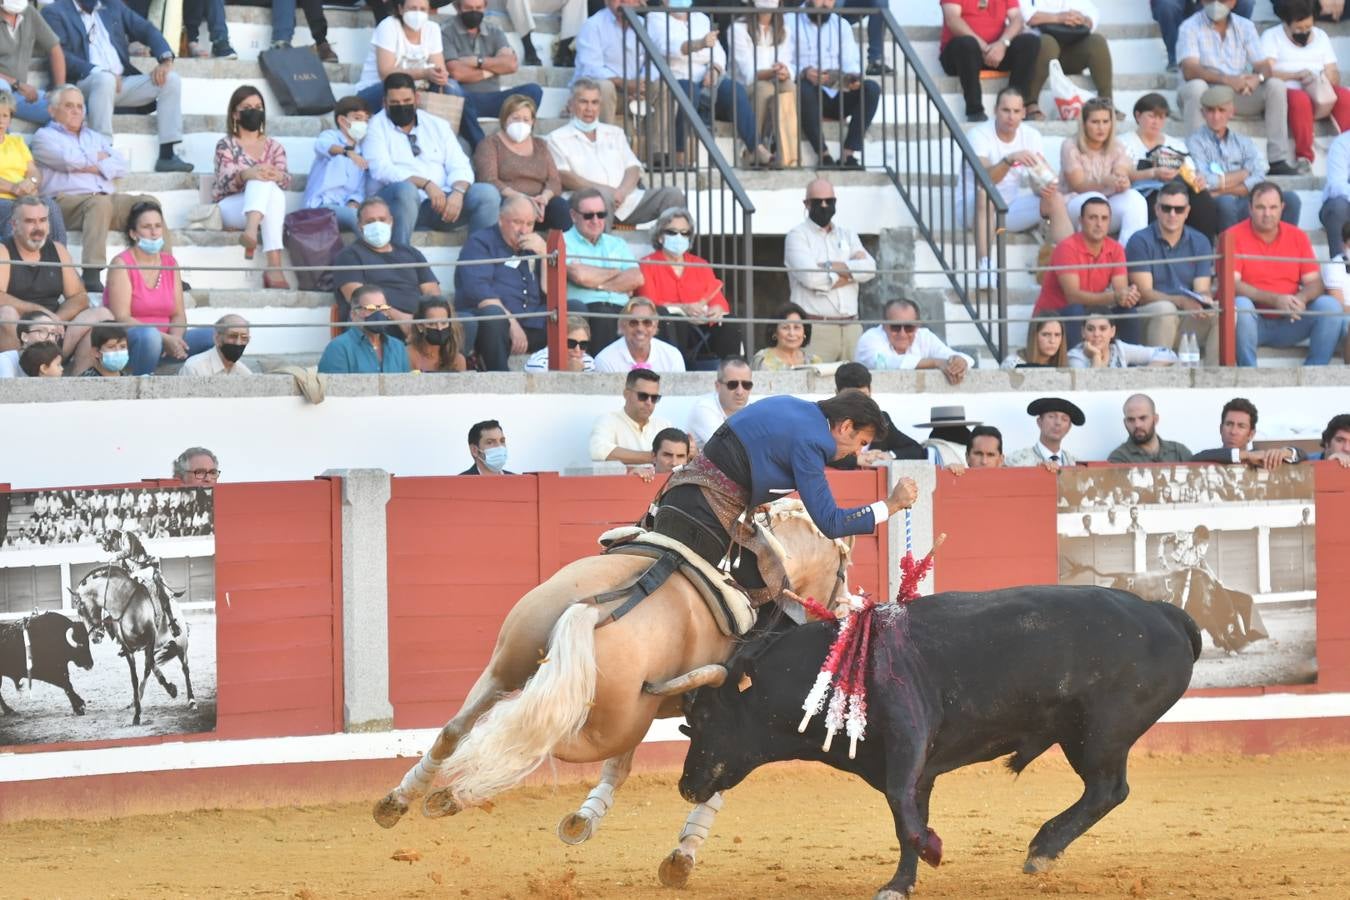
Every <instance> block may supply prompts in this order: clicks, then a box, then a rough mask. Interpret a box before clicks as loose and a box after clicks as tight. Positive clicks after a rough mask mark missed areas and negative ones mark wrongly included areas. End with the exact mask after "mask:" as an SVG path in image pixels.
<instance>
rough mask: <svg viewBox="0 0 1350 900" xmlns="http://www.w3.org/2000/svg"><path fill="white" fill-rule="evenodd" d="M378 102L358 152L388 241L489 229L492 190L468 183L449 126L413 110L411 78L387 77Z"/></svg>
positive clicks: (494, 199) (467, 168)
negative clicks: (422, 231) (388, 218)
mask: <svg viewBox="0 0 1350 900" xmlns="http://www.w3.org/2000/svg"><path fill="white" fill-rule="evenodd" d="M408 2H409V3H423V4H425V3H426V0H408ZM384 102H385V108H384V109H383V110H381V111H380V112H378V113H376V114H375V117H374V118H372V119H371V120H370V129H369V130H368V131H367V133H366V139H365V141H363V142H362V145H361V149H363V150H364V151H365V155H366V161H367V162H368V163H369V164H370V168H369V172H370V180H371V186H372V187H373V188H375V190H376V191H377V192H378V193H379V195H380V196H381V197H383V198H384V199H385V201H386V202H387V203H388V204H389V210H390V211H391V212H392V213H393V214H394V235H393V237H394V243H395V244H408V243H411V239H412V233H413V229H415V228H433V229H435V230H437V231H450V230H452V229H455V228H462V227H464V226H468V228H469V231H470V232H474V231H480V230H482V229H484V228H490V227H491V226H492V221H493V217H494V216H495V215H496V213H497V207H498V205H499V204H500V202H501V197H500V196H499V195H498V194H497V189H496V188H494V187H493V186H492V185H490V184H474V183H473V166H471V165H470V164H469V160H468V157H466V156H465V155H464V151H463V150H461V149H460V148H459V141H457V140H455V136H454V135H453V134H451V133H450V125H449V123H447V122H446V121H445V120H444V119H442V118H440V117H438V116H433V115H431V114H430V113H426V112H423V111H421V110H419V109H418V108H417V94H416V91H415V90H414V89H413V80H412V78H411V77H410V76H408V75H407V74H405V73H403V72H395V73H394V74H392V75H390V76H389V77H388V78H387V79H386V80H385V84H384Z"/></svg>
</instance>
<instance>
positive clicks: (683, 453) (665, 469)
mask: <svg viewBox="0 0 1350 900" xmlns="http://www.w3.org/2000/svg"><path fill="white" fill-rule="evenodd" d="M693 455H694V454H693V449H692V448H691V447H690V441H689V435H687V434H685V433H684V432H683V431H681V430H680V429H678V428H666V429H664V430H662V431H660V432H658V433H657V435H656V437H654V438H652V465H653V466H654V467H655V469H656V474H657V475H665V474H667V473H669V472H672V471H674V470H675V469H678V468H679V467H680V466H682V465H684V464H685V463H687V462H689V459H690V458H691V457H692V456H693Z"/></svg>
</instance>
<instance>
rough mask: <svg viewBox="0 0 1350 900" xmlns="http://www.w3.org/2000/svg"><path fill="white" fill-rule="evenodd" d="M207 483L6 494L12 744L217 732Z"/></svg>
mask: <svg viewBox="0 0 1350 900" xmlns="http://www.w3.org/2000/svg"><path fill="white" fill-rule="evenodd" d="M215 553H216V542H215V516H214V508H213V505H212V494H211V491H210V489H206V488H179V487H150V486H147V487H144V488H135V487H133V488H115V489H104V490H78V489H75V490H45V491H16V492H10V493H6V494H0V747H6V746H16V745H21V744H53V743H70V742H79V741H105V740H115V739H121V738H129V737H145V736H149V735H163V734H191V733H196V732H205V731H214V730H215V727H216V601H215V595H216V573H215Z"/></svg>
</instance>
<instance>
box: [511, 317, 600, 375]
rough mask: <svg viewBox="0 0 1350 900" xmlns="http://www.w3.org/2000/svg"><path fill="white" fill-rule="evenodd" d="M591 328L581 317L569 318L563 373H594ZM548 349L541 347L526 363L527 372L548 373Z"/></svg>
mask: <svg viewBox="0 0 1350 900" xmlns="http://www.w3.org/2000/svg"><path fill="white" fill-rule="evenodd" d="M590 350H591V326H590V323H589V322H587V321H586V320H585V319H583V318H582V317H581V316H573V315H569V316H568V317H567V350H566V352H565V353H564V354H563V367H562V369H561V370H560V371H563V372H594V371H595V358H594V357H592V356H591V353H590ZM548 370H549V368H548V348H547V347H541V348H539V349H538V350H536V351H535V352H534V353H532V354H531V355H530V358H529V359H527V360H526V361H525V371H526V372H547V371H548Z"/></svg>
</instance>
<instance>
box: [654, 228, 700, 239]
mask: <svg viewBox="0 0 1350 900" xmlns="http://www.w3.org/2000/svg"><path fill="white" fill-rule="evenodd" d="M661 233H662V234H664V235H665V236H666V237H675V236H676V235H684V236H685V237H690V236H691V235H693V233H694V232H693V230H692V229H689V228H685V229H683V230H681V229H679V228H667V229H665V230H664V231H662V232H661Z"/></svg>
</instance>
